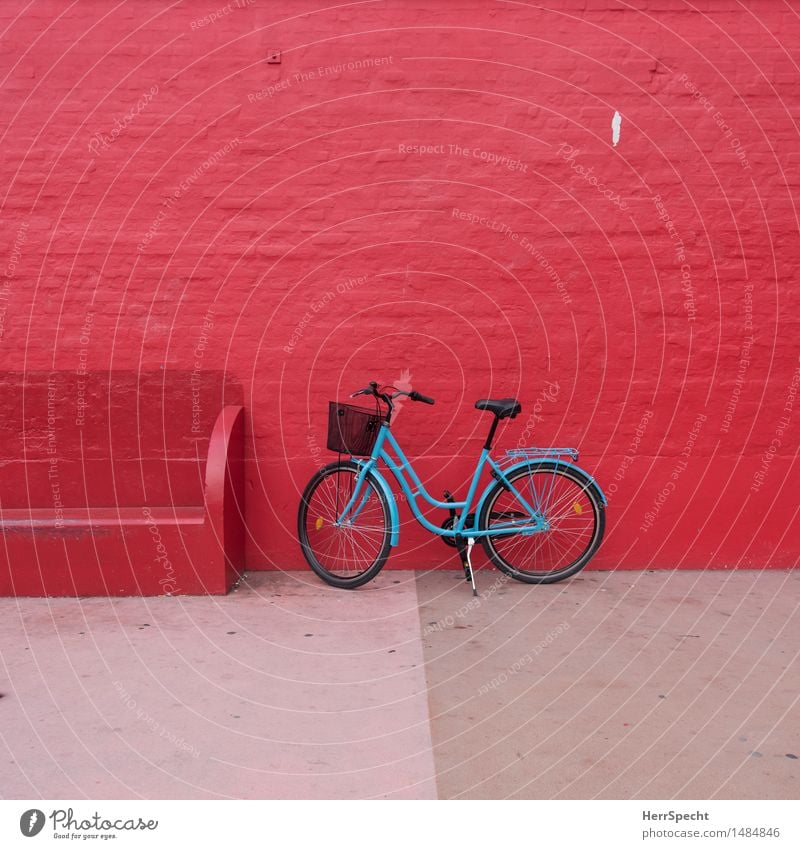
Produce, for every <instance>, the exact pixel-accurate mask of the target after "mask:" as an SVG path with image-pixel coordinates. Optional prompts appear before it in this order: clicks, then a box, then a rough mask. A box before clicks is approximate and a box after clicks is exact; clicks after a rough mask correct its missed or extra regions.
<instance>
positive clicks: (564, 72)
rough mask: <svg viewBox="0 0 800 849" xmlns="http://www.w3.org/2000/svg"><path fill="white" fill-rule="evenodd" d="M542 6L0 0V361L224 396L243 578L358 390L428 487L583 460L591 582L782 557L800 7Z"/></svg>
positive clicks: (278, 529)
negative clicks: (391, 400)
mask: <svg viewBox="0 0 800 849" xmlns="http://www.w3.org/2000/svg"><path fill="white" fill-rule="evenodd" d="M326 5H327V7H326ZM549 5H550V6H553V7H555V8H554V9H553V10H552V11H544V10H542V9H540V8H535V7H534V6H533V5H527V4H525V3H511V2H490V0H456V1H455V2H447V3H445V2H440V3H434V2H432V0H428V2H424V3H423V2H410V1H409V2H358V3H353V4H348V5H339V4H333V5H331V4H322V3H315V2H310V1H309V2H305V1H304V2H289V0H282V2H266V0H255V2H251V3H248V2H246V0H232V2H231V3H229V4H228V5H227V6H225V5H224V4H222V2H221V0H214V2H184V3H178V4H175V5H172V6H169V7H167V6H166V4H161V3H154V2H146V0H129V2H126V3H124V4H117V3H114V2H105V0H89V1H88V2H81V3H75V4H68V3H66V2H55V1H54V0H40V2H36V3H33V4H31V5H28V3H27V2H21V1H20V2H18V0H5V2H3V3H2V4H1V5H0V29H1V30H2V32H3V36H2V42H3V43H2V48H3V49H2V50H1V51H0V79H2V104H1V108H2V124H1V125H0V131H1V132H2V150H3V156H2V160H1V162H0V168H2V180H1V181H0V192H2V201H1V202H2V220H3V230H2V233H3V245H2V247H3V250H4V255H3V256H2V258H0V352H2V360H3V368H4V369H7V370H25V369H49V368H58V369H79V368H81V367H83V368H87V367H88V368H90V369H93V370H98V369H105V368H115V369H148V370H149V369H158V368H161V367H164V368H168V369H171V368H174V369H190V370H191V369H194V368H198V367H200V368H214V369H225V370H227V371H228V372H229V373H230V375H231V377H232V378H233V379H235V380H239V381H241V382H242V384H243V385H244V387H245V404H246V405H247V407H248V434H249V435H248V442H249V452H250V453H249V464H248V468H249V475H248V492H247V495H248V523H249V527H250V529H251V532H252V539H251V541H250V548H249V563H250V565H251V566H252V567H257V568H258V567H279V568H295V567H300V566H301V565H302V561H301V558H300V555H299V552H298V549H297V545H296V542H295V540H294V523H295V511H296V505H297V500H298V490H299V489H301V488H302V486H303V485H304V483H305V481H306V480H307V478H308V477H309V476H310V474H311V473H312V471H313V470H314V468H315V466H316V465H318V464H319V463H321V462H323V460H324V459H327V458H326V457H325V453H326V452H325V451H324V435H325V421H326V410H327V401H328V400H329V399H331V398H336V397H344V395H345V394H346V393H347V392H349V391H351V390H353V389H356V388H359V387H360V386H363V385H364V384H365V383H366V382H367V381H368V380H369V379H371V378H374V379H377V380H379V381H382V382H392V381H397V380H399V379H407V380H409V381H410V383H411V384H412V385H413V387H415V388H416V389H418V390H420V391H422V392H425V393H428V394H430V395H433V396H435V397H436V398H437V406H436V407H435V408H432V409H431V408H427V407H422V406H418V405H410V404H407V405H406V406H405V407H404V408H403V409H402V412H401V414H400V416H399V418H398V420H397V433H398V435H399V436H400V438H401V440H402V441H404V443H405V444H406V446H407V448H408V450H409V452H410V453H412V454H413V455H414V456H415V457H418V458H419V467H420V470H421V471H422V472H423V473H424V474H425V475H428V476H430V478H431V480H432V482H433V483H432V487H433V490H434V492H435V493H436V494H439V493H440V491H441V489H443V488H444V487H445V486H447V487H450V488H451V489H455V490H461V491H463V486H464V483H465V479H466V475H467V473H468V461H467V459H462V458H469V457H470V456H471V455H473V454H474V453H476V452H477V450H478V448H479V446H480V440H481V438H482V436H483V433H484V431H485V429H486V428H487V426H488V423H489V422H488V420H487V417H486V415H485V414H480V413H478V412H476V411H474V410H473V409H472V404H473V402H474V400H475V399H476V398H478V397H481V396H486V395H516V396H518V397H519V398H520V400H521V401H522V403H523V407H524V413H523V416H522V417H520V418H519V419H517V420H516V421H515V422H512V423H511V424H509V425H508V427H507V428H506V430H505V432H504V435H503V438H502V443H501V445H505V446H506V447H514V446H515V445H517V444H518V443H519V442H520V440H522V441H523V444H524V443H528V444H530V443H533V444H544V445H548V444H567V445H578V446H580V447H581V449H582V462H583V463H584V464H585V465H586V467H587V468H588V469H589V470H591V471H592V472H594V473H595V474H596V475H597V476H598V478H599V480H600V481H601V483H602V484H603V485H604V487H605V489H606V492H607V493H608V494H609V508H608V518H609V532H608V536H607V539H606V542H605V544H604V546H603V548H602V550H601V552H600V554H599V555H598V557H597V559H596V561H595V565H596V566H597V567H601V568H615V567H629V568H642V567H655V568H671V567H676V566H677V567H704V566H715V567H726V568H727V567H735V566H756V567H761V566H775V567H785V566H791V565H794V563H795V562H796V560H797V557H798V551H800V533H798V530H800V528H798V520H797V498H796V495H795V491H796V487H795V486H793V485H792V484H793V477H794V472H795V462H796V457H797V445H798V441H797V435H798V423H800V409H798V408H800V402H797V401H796V392H797V388H798V380H800V371H798V368H799V367H800V361H799V360H798V350H799V347H798V341H797V340H798V335H799V334H798V330H799V329H800V328H799V326H798V320H797V318H796V315H797V304H796V297H795V295H796V288H797V287H796V275H797V272H798V211H797V208H796V205H795V200H794V198H793V191H796V189H797V186H798V183H800V177H799V176H798V175H799V174H800V171H799V170H798V165H799V164H800V154H798V152H797V151H798V127H797V121H798V118H800V108H798V94H797V92H798V82H800V74H799V73H798V67H797V65H796V64H795V61H794V59H793V58H792V54H791V50H792V49H793V47H792V46H793V45H796V44H798V42H799V40H800V4H799V3H797V2H789V3H773V2H757V1H756V2H751V3H747V4H739V3H736V2H727V0H719V2H715V0H695V2H693V3H692V4H687V3H683V2H679V0H658V2H655V0H654V2H632V3H618V2H614V0H605V2H594V0H587V2H584V0H581V2H563V3H552V4H549ZM220 6H222V8H221V9H220ZM212 16H213V17H212ZM789 48H791V49H789ZM273 51H280V53H281V62H280V64H270V63H267V62H266V61H265V60H266V57H267V56H268V54H270V53H271V52H273ZM615 111H619V113H620V114H621V116H622V124H621V131H620V138H619V143H618V144H617V145H616V146H614V145H613V144H612V116H613V115H614V112H615ZM419 146H427V147H428V149H427V150H424V149H423V150H420V148H419ZM556 384H557V390H556ZM548 387H550V391H549V392H548ZM537 399H540V400H539V404H538V409H536V413H535V417H534V418H529V416H530V414H531V413H532V412H534V410H535V405H536V402H537ZM210 403H216V399H211V400H210ZM526 420H527V423H526ZM682 452H683V454H684V455H685V456H684V458H683V459H682V458H681V454H682ZM405 515H406V518H407V514H405ZM443 559H446V562H447V564H448V565H456V561H455V557H453V552H452V550H451V549H446V548H445V547H444V546H443V545H442V544H441V542H439V541H438V540H429V539H427V538H426V537H425V536H424V535H423V534H422V533H421V532H420V531H419V530H418V529H417V528H416V527H414V526H413V525H412V524H410V523H405V524H404V526H403V531H402V535H401V548H400V550H399V552H398V555H397V556H396V557H394V558H393V560H392V563H393V565H396V566H404V567H411V566H414V567H431V566H435V565H438V564H440V563H442V562H443Z"/></svg>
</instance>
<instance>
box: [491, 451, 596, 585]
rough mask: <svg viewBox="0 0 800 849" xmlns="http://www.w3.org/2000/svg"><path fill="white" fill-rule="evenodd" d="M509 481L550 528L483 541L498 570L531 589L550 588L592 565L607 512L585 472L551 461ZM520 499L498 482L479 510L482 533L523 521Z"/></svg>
mask: <svg viewBox="0 0 800 849" xmlns="http://www.w3.org/2000/svg"><path fill="white" fill-rule="evenodd" d="M508 480H509V482H510V483H511V484H513V486H514V488H515V489H516V490H517V491H518V492H519V493H520V495H521V496H522V497H523V498H524V499H525V500H526V501H527V502H528V504H530V505H531V506H532V507H533V508H534V509H536V510H537V511H539V512H540V513H541V514H542V515H543V516H544V518H545V520H546V521H547V523H548V524H549V526H550V529H549V530H547V531H541V532H538V533H534V534H527V535H526V534H522V533H516V532H509V533H504V534H500V535H498V536H492V537H490V536H485V537H483V545H484V548H485V549H486V553H487V554H488V556H489V559H490V560H491V561H492V563H494V565H495V566H497V568H498V569H500V570H501V571H503V572H505V573H506V574H507V575H510V576H511V577H512V578H516V579H517V580H518V581H524V582H525V583H528V584H551V583H554V582H555V581H562V580H564V578H568V577H569V576H570V575H574V574H575V573H576V572H579V571H580V570H581V569H583V567H584V566H585V565H586V564H587V563H588V562H589V560H591V558H592V557H593V556H594V554H595V552H596V551H597V549H598V548H599V546H600V543H601V541H602V539H603V533H604V532H605V524H606V511H605V507H604V505H603V502H602V499H601V498H600V495H599V493H598V491H597V487H596V485H595V484H594V482H593V481H592V479H591V478H590V477H589V476H588V475H586V474H585V473H584V472H582V471H581V470H580V469H576V468H573V467H569V466H564V465H563V464H559V463H557V462H555V461H552V460H543V461H541V462H533V463H529V464H528V465H527V466H525V467H524V468H521V469H519V470H518V471H517V472H513V473H512V474H510V475H509V477H508ZM520 511H521V506H520V502H519V500H518V499H517V497H516V495H514V494H513V492H509V491H508V490H507V489H506V488H505V487H504V486H503V485H502V483H500V482H499V481H498V483H497V484H495V486H494V488H493V489H492V490H491V491H490V492H489V494H488V496H487V497H486V500H485V501H484V503H483V507H482V508H481V515H480V525H479V527H480V528H481V529H487V530H491V529H492V527H499V526H500V525H502V524H504V523H505V524H507V523H508V520H509V517H510V516H514V517H519V518H523V517H524V516H525V515H526V514H525V513H522V512H520Z"/></svg>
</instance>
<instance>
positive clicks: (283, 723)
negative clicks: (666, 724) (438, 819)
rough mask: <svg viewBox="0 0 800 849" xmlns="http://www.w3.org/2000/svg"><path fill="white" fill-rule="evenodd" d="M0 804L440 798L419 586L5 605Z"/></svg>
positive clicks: (294, 578)
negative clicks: (28, 800) (42, 800)
mask: <svg viewBox="0 0 800 849" xmlns="http://www.w3.org/2000/svg"><path fill="white" fill-rule="evenodd" d="M0 647H2V648H0V693H2V695H3V698H0V765H1V766H0V796H2V797H3V798H99V799H108V798H137V797H142V798H166V799H173V798H176V799H177V798H200V799H202V798H258V799H260V798H264V799H267V798H269V799H281V798H334V799H346V798H372V797H377V798H422V799H425V798H433V797H435V795H436V785H435V777H434V767H433V759H432V755H431V739H430V730H429V725H428V713H427V710H428V708H427V698H426V691H425V675H424V661H423V656H422V648H421V640H420V629H419V619H418V611H417V597H416V583H415V580H414V576H413V573H407V572H388V571H387V572H385V573H384V574H382V575H381V576H379V578H378V579H377V580H375V581H374V582H372V583H371V584H370V585H369V586H368V587H365V588H363V589H361V590H359V591H358V592H346V591H342V590H335V589H333V588H330V587H327V586H325V585H324V584H322V583H321V582H320V581H319V580H317V579H316V577H314V576H312V575H310V573H309V574H308V575H306V573H302V572H297V573H287V574H280V573H254V574H251V575H250V576H249V577H248V580H247V581H246V582H245V583H244V584H243V585H242V586H241V587H240V588H239V589H238V590H236V591H235V592H233V593H231V594H230V595H228V596H227V597H224V598H217V597H215V598H186V597H183V598H181V597H176V598H157V599H152V598H149V599H143V598H125V599H102V598H93V599H19V600H16V599H3V600H0Z"/></svg>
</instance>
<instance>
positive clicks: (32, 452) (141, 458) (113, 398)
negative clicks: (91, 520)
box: [0, 370, 242, 509]
mask: <svg viewBox="0 0 800 849" xmlns="http://www.w3.org/2000/svg"><path fill="white" fill-rule="evenodd" d="M0 393H2V395H1V396H0V397H1V398H2V402H1V403H0V506H2V507H3V508H6V509H12V508H27V507H52V506H53V504H54V502H55V501H56V500H58V501H59V502H60V503H61V505H62V506H64V507H83V506H90V507H100V506H114V505H121V506H134V505H142V504H150V505H156V504H162V505H163V504H176V505H190V504H201V503H202V501H203V476H204V472H205V464H206V457H207V454H208V442H209V437H210V435H211V430H212V428H213V426H214V422H215V420H216V418H217V415H218V414H219V412H220V410H221V409H222V407H223V406H224V405H225V404H240V403H241V402H242V390H241V386H240V385H238V384H237V383H235V382H234V381H232V380H229V379H226V376H225V374H224V373H223V372H221V371H194V372H191V371H167V370H164V371H143V372H135V371H111V372H109V371H85V372H75V371H53V372H41V371H37V372H27V373H24V374H23V373H20V372H0Z"/></svg>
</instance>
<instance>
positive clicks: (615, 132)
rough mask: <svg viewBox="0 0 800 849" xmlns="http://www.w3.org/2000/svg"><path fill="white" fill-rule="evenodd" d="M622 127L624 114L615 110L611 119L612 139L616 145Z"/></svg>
mask: <svg viewBox="0 0 800 849" xmlns="http://www.w3.org/2000/svg"><path fill="white" fill-rule="evenodd" d="M620 127H622V115H620V114H619V112H615V113H614V117H613V118H612V119H611V141H612V143H613V144H614V147H616V146H617V145H618V144H619V131H620Z"/></svg>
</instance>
